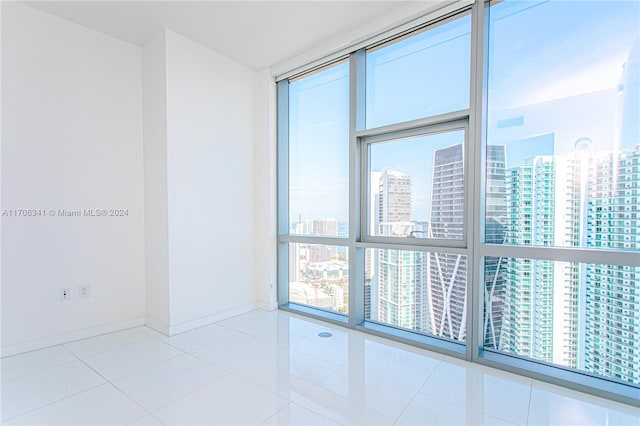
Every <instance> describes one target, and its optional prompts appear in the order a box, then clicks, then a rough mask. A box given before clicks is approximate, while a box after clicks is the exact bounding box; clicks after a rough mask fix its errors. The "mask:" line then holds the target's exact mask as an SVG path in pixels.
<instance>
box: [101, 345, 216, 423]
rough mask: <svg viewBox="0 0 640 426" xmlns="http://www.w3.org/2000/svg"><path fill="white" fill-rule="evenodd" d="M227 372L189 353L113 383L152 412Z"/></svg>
mask: <svg viewBox="0 0 640 426" xmlns="http://www.w3.org/2000/svg"><path fill="white" fill-rule="evenodd" d="M227 374H228V373H227V372H225V371H222V370H220V369H219V368H216V367H214V366H212V365H210V364H207V363H206V362H204V361H201V360H199V359H197V358H195V357H192V356H191V355H181V356H178V357H176V358H172V359H170V360H168V361H163V362H161V363H159V364H155V365H153V366H151V367H148V368H145V369H144V370H141V371H138V372H136V373H133V374H130V375H128V376H126V377H123V378H122V379H120V380H116V381H115V382H113V384H114V385H115V386H116V387H117V388H119V389H120V390H121V391H122V392H124V393H125V394H126V395H127V396H129V397H130V398H131V399H133V400H135V401H136V402H137V403H138V404H140V405H142V406H143V407H144V408H146V409H147V410H149V411H155V410H157V409H159V408H162V407H164V406H166V405H168V404H170V403H172V402H175V401H177V400H178V399H180V398H182V397H184V396H186V395H189V394H190V393H193V392H195V391H197V390H199V389H201V388H203V387H205V386H207V385H209V384H211V383H213V382H214V381H216V380H218V379H220V378H222V377H223V376H226V375H227Z"/></svg>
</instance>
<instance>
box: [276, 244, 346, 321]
mask: <svg viewBox="0 0 640 426" xmlns="http://www.w3.org/2000/svg"><path fill="white" fill-rule="evenodd" d="M289 301H290V302H293V303H299V304H302V305H308V306H313V307H315V308H321V309H328V310H333V311H336V312H340V313H345V314H346V313H347V312H348V308H349V260H348V258H347V248H346V247H344V246H329V245H323V244H306V243H290V244H289Z"/></svg>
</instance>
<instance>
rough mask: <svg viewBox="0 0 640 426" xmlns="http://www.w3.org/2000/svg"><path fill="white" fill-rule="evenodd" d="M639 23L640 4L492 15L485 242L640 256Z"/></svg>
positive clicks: (505, 8)
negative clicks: (626, 252)
mask: <svg viewBox="0 0 640 426" xmlns="http://www.w3.org/2000/svg"><path fill="white" fill-rule="evenodd" d="M638 22H640V3H638V2H628V1H621V2H618V1H589V2H566V1H547V2H526V1H509V0H507V1H503V2H500V3H497V4H495V5H494V6H492V7H491V10H490V48H489V90H488V102H489V103H488V107H489V114H488V130H487V132H488V148H487V153H486V154H487V160H486V170H487V175H486V189H485V195H486V234H485V238H486V242H488V243H494V244H503V243H506V244H518V245H539V246H556V247H567V246H569V247H590V248H600V247H602V248H606V249H624V250H640V136H639V132H640V108H639V98H640V66H639V56H640V51H639V43H640V42H639V40H640V39H639V36H638ZM541 26H542V28H543V30H541Z"/></svg>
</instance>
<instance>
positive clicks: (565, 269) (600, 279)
mask: <svg viewBox="0 0 640 426" xmlns="http://www.w3.org/2000/svg"><path fill="white" fill-rule="evenodd" d="M459 4H460V7H459V10H452V9H451V8H449V9H448V10H447V13H446V15H437V14H431V15H430V16H428V17H426V18H425V19H424V22H423V23H421V24H420V25H419V26H418V27H416V28H415V29H413V30H408V31H404V32H402V33H400V34H389V35H388V36H386V37H384V38H382V39H381V40H379V41H376V42H374V43H371V44H370V45H365V46H357V47H355V48H354V50H353V51H349V52H345V56H343V57H340V58H336V59H335V60H334V61H332V62H329V63H326V64H323V66H322V67H316V68H312V69H310V70H308V71H305V72H304V73H300V74H297V75H295V76H293V77H287V78H282V79H280V81H279V83H278V96H279V98H278V105H279V111H278V113H279V130H278V135H279V157H278V158H279V166H278V167H279V170H278V173H279V224H278V231H279V303H280V305H281V306H282V307H284V308H287V309H294V310H301V311H304V312H307V313H312V314H316V315H318V316H324V317H326V318H328V319H330V320H333V321H338V322H343V323H345V324H348V325H349V326H351V327H357V328H360V329H363V330H367V331H371V332H374V333H379V334H380V333H381V334H385V335H388V336H390V337H393V338H397V339H402V340H405V341H407V340H409V341H414V342H416V344H420V345H427V346H428V347H431V348H433V349H436V350H440V351H445V352H447V353H451V354H458V355H459V356H464V357H465V358H466V359H468V360H470V361H476V362H483V363H487V364H490V365H493V366H498V367H502V368H507V369H511V370H516V371H521V372H530V373H531V374H533V375H536V377H541V378H545V377H546V378H551V377H555V378H556V379H558V380H555V381H556V382H561V383H564V384H567V383H569V384H571V383H574V384H576V387H579V388H581V389H591V390H592V391H593V392H596V393H598V392H600V394H603V395H606V396H609V397H614V398H619V399H621V400H625V401H633V400H634V398H635V399H636V400H638V394H640V373H639V371H640V137H639V131H640V118H639V116H640V108H639V99H640V85H639V84H640V83H639V81H640V70H639V64H638V62H639V56H640V52H639V34H638V22H639V18H640V5H639V4H638V3H637V2H626V1H619V2H618V1H576V2H567V1H544V2H543V1H535V2H533V1H515V0H505V1H500V2H483V1H478V2H476V3H475V4H474V5H473V6H471V5H469V2H464V1H460V2H459ZM347 55H348V56H347Z"/></svg>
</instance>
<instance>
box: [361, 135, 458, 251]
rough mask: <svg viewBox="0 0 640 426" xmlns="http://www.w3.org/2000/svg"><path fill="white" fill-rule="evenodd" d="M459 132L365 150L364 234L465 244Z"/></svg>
mask: <svg viewBox="0 0 640 426" xmlns="http://www.w3.org/2000/svg"><path fill="white" fill-rule="evenodd" d="M464 140H465V137H464V130H456V131H451V132H445V133H437V134H431V135H425V136H418V137H412V138H405V139H394V140H392V141H387V142H382V143H374V144H371V145H370V154H369V155H370V168H369V170H370V173H369V234H370V235H375V236H386V237H409V238H439V239H449V240H462V239H464V150H465V149H464V146H465V143H464Z"/></svg>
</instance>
